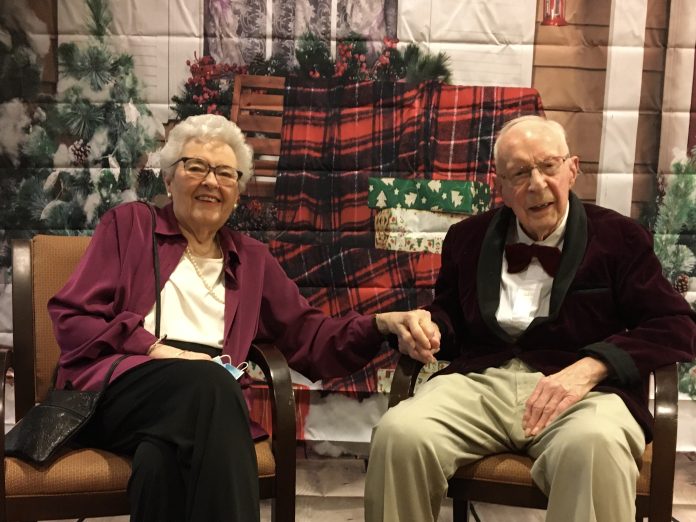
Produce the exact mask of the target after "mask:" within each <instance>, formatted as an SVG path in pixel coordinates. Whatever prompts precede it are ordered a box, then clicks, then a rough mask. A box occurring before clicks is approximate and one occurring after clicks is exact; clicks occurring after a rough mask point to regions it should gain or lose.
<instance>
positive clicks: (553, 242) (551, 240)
mask: <svg viewBox="0 0 696 522" xmlns="http://www.w3.org/2000/svg"><path fill="white" fill-rule="evenodd" d="M569 211H570V201H568V203H567V204H566V210H565V214H564V215H563V219H561V222H560V223H559V225H558V226H557V227H556V230H554V231H553V232H551V234H549V237H547V238H546V239H543V240H541V241H534V240H533V239H532V238H531V237H529V236H528V235H527V233H526V232H525V231H524V230H523V229H522V225H520V220H519V219H517V218H515V225H516V227H515V228H516V230H515V232H516V235H517V238H516V241H513V243H515V242H519V243H524V244H525V245H531V244H532V243H536V244H537V245H543V246H550V247H556V248H558V249H562V248H563V237H564V236H565V230H566V223H567V222H568V212H569Z"/></svg>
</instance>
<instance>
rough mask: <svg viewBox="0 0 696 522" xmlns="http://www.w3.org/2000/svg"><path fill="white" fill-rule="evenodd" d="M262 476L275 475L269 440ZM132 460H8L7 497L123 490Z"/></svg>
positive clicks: (96, 456)
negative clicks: (45, 462) (39, 464)
mask: <svg viewBox="0 0 696 522" xmlns="http://www.w3.org/2000/svg"><path fill="white" fill-rule="evenodd" d="M256 458H257V462H258V467H259V476H260V477H268V476H273V475H274V474H275V460H274V458H273V453H272V451H271V443H270V440H269V439H266V440H263V441H261V442H258V443H256ZM130 473H131V465H130V459H127V458H125V457H121V456H118V455H115V454H113V453H109V452H108V451H101V450H96V449H81V450H74V451H69V452H67V453H65V454H63V455H61V456H60V457H59V458H58V459H56V461H55V462H54V463H53V464H51V465H50V466H48V467H42V468H37V467H34V466H32V465H31V464H27V463H26V462H23V461H21V460H18V459H15V458H6V459H5V484H6V485H5V487H6V490H7V496H8V497H21V496H35V495H51V494H69V493H75V492H81V491H89V492H108V491H124V492H125V490H126V485H127V484H128V478H129V477H130Z"/></svg>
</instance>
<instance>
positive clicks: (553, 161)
mask: <svg viewBox="0 0 696 522" xmlns="http://www.w3.org/2000/svg"><path fill="white" fill-rule="evenodd" d="M569 158H570V154H567V155H565V156H551V157H549V158H546V159H545V160H543V161H540V162H539V163H535V164H534V165H528V166H526V167H522V168H521V169H519V170H517V171H515V172H513V173H512V174H511V175H509V176H505V179H507V180H508V181H509V182H510V183H511V184H512V185H514V186H520V185H524V184H526V183H529V180H530V179H532V172H533V171H534V169H536V170H538V171H539V172H540V173H541V174H543V175H544V176H548V177H553V176H555V175H556V174H558V171H559V169H560V168H561V165H563V163H565V161H566V160H567V159H569Z"/></svg>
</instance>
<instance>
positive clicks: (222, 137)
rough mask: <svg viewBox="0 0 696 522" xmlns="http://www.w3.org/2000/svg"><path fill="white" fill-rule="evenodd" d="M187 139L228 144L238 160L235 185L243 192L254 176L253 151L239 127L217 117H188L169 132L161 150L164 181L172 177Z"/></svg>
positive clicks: (223, 118)
mask: <svg viewBox="0 0 696 522" xmlns="http://www.w3.org/2000/svg"><path fill="white" fill-rule="evenodd" d="M190 140H199V141H207V140H210V141H212V140H215V141H220V142H222V143H225V144H227V145H229V146H230V147H231V148H232V151H233V152H234V155H235V156H236V157H237V169H238V170H240V171H241V172H242V176H241V177H240V178H239V182H238V184H239V191H240V192H244V191H245V190H246V185H247V183H248V182H249V180H250V179H251V178H252V176H253V175H254V151H253V150H252V148H251V147H250V146H249V145H247V143H246V139H245V138H244V134H243V133H242V131H241V130H240V129H239V127H237V125H236V124H235V123H233V122H231V121H230V120H228V119H227V118H225V117H224V116H220V115H217V114H200V115H198V116H189V117H188V118H186V119H185V120H184V121H182V122H181V123H179V124H178V125H177V126H176V127H174V128H173V129H172V130H171V132H170V133H169V136H168V138H167V143H166V144H165V145H164V147H162V150H161V151H160V168H161V170H162V173H163V175H164V177H165V179H170V178H171V177H172V176H173V175H174V170H175V169H176V165H175V162H176V161H177V160H178V159H180V158H181V151H182V150H183V149H184V146H185V145H186V143H188V142H189V141H190Z"/></svg>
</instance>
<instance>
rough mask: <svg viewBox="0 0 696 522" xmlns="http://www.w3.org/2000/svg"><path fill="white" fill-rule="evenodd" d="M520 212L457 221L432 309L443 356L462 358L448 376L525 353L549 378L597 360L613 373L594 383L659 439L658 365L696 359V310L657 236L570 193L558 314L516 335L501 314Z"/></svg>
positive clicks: (555, 300)
mask: <svg viewBox="0 0 696 522" xmlns="http://www.w3.org/2000/svg"><path fill="white" fill-rule="evenodd" d="M512 219H514V214H513V212H512V210H511V209H509V208H507V207H503V208H501V209H496V210H492V211H489V212H487V213H485V214H481V215H478V216H475V217H472V218H469V219H467V220H465V221H462V222H460V223H458V224H456V225H454V226H452V227H451V228H450V230H449V232H448V234H447V236H446V237H445V241H444V243H443V247H442V268H441V270H440V275H439V277H438V279H437V283H436V288H435V300H434V301H433V304H432V305H431V306H430V307H428V308H429V309H430V311H431V313H432V316H433V320H434V321H435V322H436V323H437V324H438V325H439V327H440V330H441V333H442V349H441V352H440V353H439V354H438V357H440V358H442V359H447V360H451V361H453V362H452V364H451V365H450V366H448V367H447V368H445V369H444V370H442V371H441V372H440V373H439V374H448V373H454V372H458V373H469V372H476V371H482V370H484V369H486V368H489V367H492V366H498V365H500V364H502V363H503V362H504V361H506V360H508V359H510V358H512V357H519V358H520V359H521V360H523V361H524V362H525V363H527V364H528V365H530V366H531V367H533V368H535V369H537V370H539V371H541V372H542V373H544V374H545V375H549V374H551V373H555V372H558V371H559V370H561V369H562V368H564V367H566V366H568V365H570V364H572V363H574V362H575V361H577V360H579V359H581V358H582V357H585V356H588V355H589V356H592V357H596V358H598V359H601V360H602V361H604V362H605V363H606V364H607V365H608V366H609V369H610V377H608V378H607V379H606V380H605V381H603V382H601V383H600V384H599V385H597V386H596V387H595V388H594V390H595V391H603V392H611V393H616V394H617V395H619V396H620V397H621V398H622V399H623V401H624V402H625V403H626V406H628V408H629V410H630V411H631V413H632V414H633V416H634V417H635V418H636V420H637V421H638V423H639V424H640V425H641V427H642V428H643V431H644V432H645V435H646V439H647V440H648V441H650V440H652V417H651V415H650V412H649V411H648V397H647V386H646V383H647V379H648V376H649V373H650V370H652V369H654V368H657V367H659V366H662V365H665V364H669V363H672V362H676V361H689V360H691V359H692V358H693V357H694V355H695V354H694V340H695V339H696V315H695V314H694V313H693V311H692V310H691V308H690V307H689V305H688V303H687V302H686V301H685V300H684V298H683V297H682V296H681V295H680V294H679V293H678V292H676V291H675V290H674V289H673V288H672V286H671V285H670V284H669V282H668V281H667V280H666V279H665V278H664V277H663V276H662V269H661V266H660V262H659V261H658V259H657V257H656V256H655V254H654V251H653V248H652V238H651V236H650V234H649V233H648V232H647V231H646V230H644V229H643V228H642V227H641V226H639V225H638V224H636V223H635V222H634V221H633V220H631V219H629V218H626V217H624V216H622V215H620V214H618V213H616V212H614V211H611V210H607V209H604V208H601V207H598V206H595V205H589V204H582V203H581V202H580V200H579V199H578V198H577V197H576V196H575V195H574V194H572V193H571V198H570V211H569V215H568V222H567V226H566V233H565V239H564V244H563V254H562V256H561V264H560V267H559V271H558V274H557V275H556V277H555V279H554V282H553V287H552V290H551V302H550V310H549V317H543V318H542V317H537V318H536V319H534V320H533V321H532V323H531V324H530V325H529V327H528V328H527V330H526V331H525V332H523V334H522V335H521V336H520V337H519V338H518V339H517V340H515V339H513V338H512V337H511V336H509V335H508V334H507V333H505V331H504V330H503V329H502V328H501V327H500V325H499V324H498V322H497V320H496V318H495V313H496V310H497V309H498V304H499V300H500V272H501V267H502V257H503V250H504V247H505V239H506V236H507V231H508V226H509V224H510V222H511V220H512ZM439 374H438V375H439Z"/></svg>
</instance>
